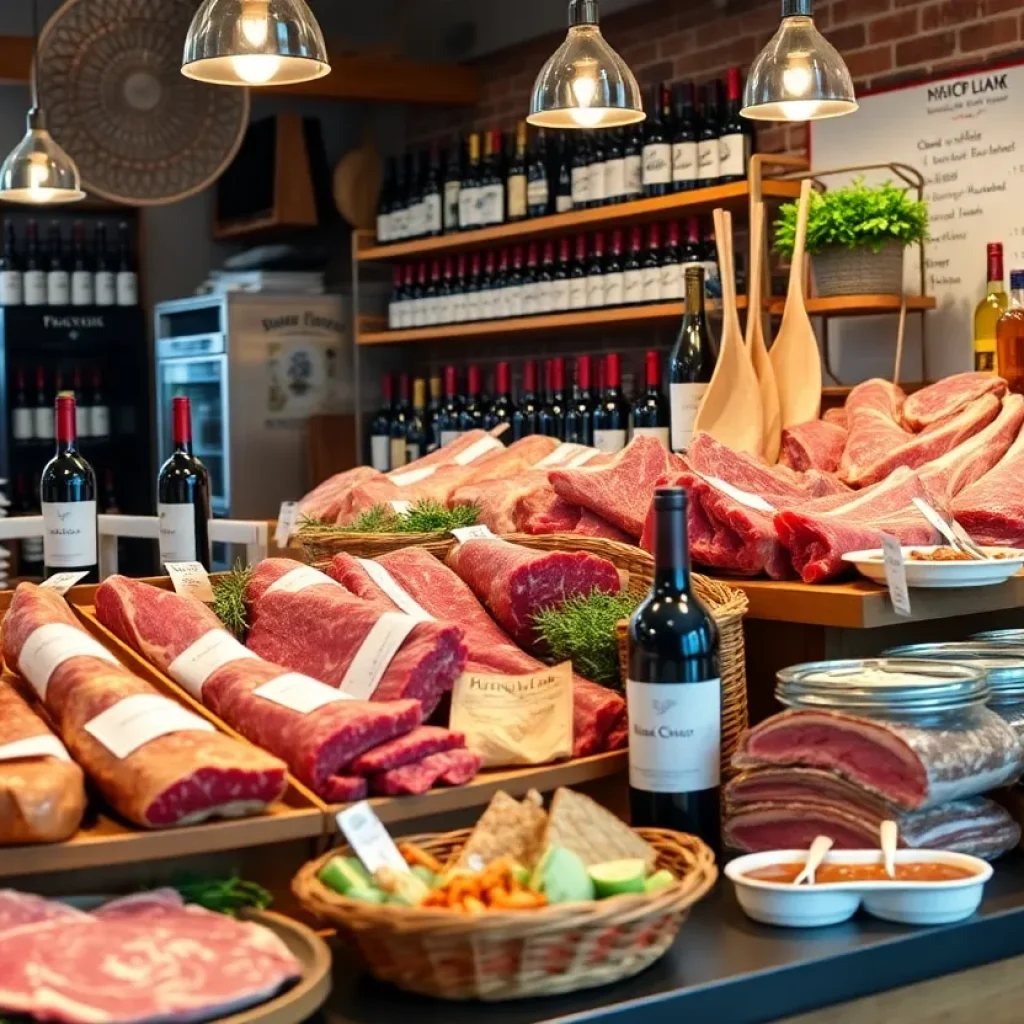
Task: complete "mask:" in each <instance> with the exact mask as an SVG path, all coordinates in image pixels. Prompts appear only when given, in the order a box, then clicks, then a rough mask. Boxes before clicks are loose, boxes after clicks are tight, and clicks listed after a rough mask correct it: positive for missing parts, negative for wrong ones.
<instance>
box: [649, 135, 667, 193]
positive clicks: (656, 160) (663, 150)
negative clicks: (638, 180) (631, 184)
mask: <svg viewBox="0 0 1024 1024" xmlns="http://www.w3.org/2000/svg"><path fill="white" fill-rule="evenodd" d="M643 180H644V185H645V186H647V185H667V184H668V183H669V182H670V181H671V180H672V147H671V146H670V145H669V144H668V143H667V142H654V143H651V145H649V146H644V179H643Z"/></svg>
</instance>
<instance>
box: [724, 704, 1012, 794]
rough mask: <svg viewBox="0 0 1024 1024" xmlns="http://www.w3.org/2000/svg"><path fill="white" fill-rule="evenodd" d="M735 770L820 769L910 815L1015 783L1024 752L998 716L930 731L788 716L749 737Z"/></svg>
mask: <svg viewBox="0 0 1024 1024" xmlns="http://www.w3.org/2000/svg"><path fill="white" fill-rule="evenodd" d="M733 765H734V766H735V767H736V768H739V769H743V770H748V769H759V768H765V767H775V768H777V767H797V768H819V769H822V770H825V771H830V772H835V773H836V774H838V775H839V776H840V777H841V778H844V779H846V780H847V781H848V782H852V783H854V784H856V785H857V786H859V787H861V788H863V789H865V790H867V791H868V792H869V793H873V794H875V795H876V796H878V797H881V798H882V799H883V800H885V801H887V802H888V803H890V804H893V805H894V806H896V807H899V808H901V809H902V810H905V811H919V810H925V809H927V808H930V807H938V806H940V805H942V804H945V803H948V802H949V801H951V800H959V799H963V798H965V797H973V796H978V795H980V794H981V793H986V792H988V791H989V790H991V789H995V788H997V787H999V786H1002V785H1005V784H1006V783H1008V782H1012V781H1014V780H1016V779H1017V778H1018V777H1019V776H1020V774H1021V771H1022V770H1024V751H1022V749H1021V746H1020V743H1019V741H1018V740H1017V736H1016V733H1014V731H1013V729H1012V728H1011V727H1010V726H1009V725H1007V723H1006V722H1004V721H1003V720H1002V719H1001V718H999V716H998V715H995V714H991V713H988V714H985V715H982V716H981V723H980V724H970V725H962V726H951V727H949V728H946V729H935V728H932V729H924V728H920V727H918V726H916V725H911V724H909V723H904V722H900V723H896V722H891V723H890V722H881V721H872V720H869V719H866V718H857V717H855V716H852V715H847V714H844V713H842V712H838V711H784V712H782V713H781V714H779V715H775V716H773V717H772V718H769V719H767V720H766V721H764V722H762V723H761V724H760V725H758V726H757V727H755V728H754V729H752V730H750V731H749V732H748V733H746V735H745V736H744V737H743V739H742V740H741V742H740V746H739V749H738V750H737V752H736V754H735V755H734V757H733Z"/></svg>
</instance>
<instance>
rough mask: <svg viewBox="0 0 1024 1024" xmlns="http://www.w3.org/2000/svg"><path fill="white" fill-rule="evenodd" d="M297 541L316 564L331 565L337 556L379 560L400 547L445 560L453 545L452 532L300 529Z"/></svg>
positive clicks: (296, 537) (309, 559) (312, 562)
mask: <svg viewBox="0 0 1024 1024" xmlns="http://www.w3.org/2000/svg"><path fill="white" fill-rule="evenodd" d="M295 539H296V540H297V541H298V542H299V544H300V546H301V547H302V553H303V554H304V555H305V556H306V560H307V561H308V562H310V563H311V564H313V565H315V564H317V563H320V562H330V561H331V559H332V558H334V556H335V555H342V554H344V555H351V556H352V557H353V558H376V557H377V556H378V555H386V554H388V552H391V551H398V550H399V549H400V548H426V549H427V550H428V551H430V552H431V553H432V554H435V555H438V556H439V557H441V558H444V556H445V555H446V554H447V553H448V549H449V548H450V547H451V546H452V543H453V541H452V537H451V534H450V533H345V532H344V531H342V530H323V529H314V530H309V529H307V530H302V529H300V530H299V531H298V532H297V533H296V534H295Z"/></svg>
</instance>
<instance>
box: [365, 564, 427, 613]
mask: <svg viewBox="0 0 1024 1024" xmlns="http://www.w3.org/2000/svg"><path fill="white" fill-rule="evenodd" d="M356 561H357V562H359V564H360V565H361V566H362V567H363V569H364V570H365V572H366V575H367V576H369V577H370V579H371V580H373V582H374V583H376V584H377V586H378V587H380V589H381V590H383V591H384V593H385V594H387V595H388V597H390V598H391V600H392V601H394V602H395V604H396V605H398V607H399V608H401V609H402V611H403V612H405V614H406V615H409V616H411V617H412V618H414V619H415V620H416V621H417V622H433V621H434V616H433V615H431V614H430V612H428V611H427V610H426V609H425V608H423V607H421V606H420V605H419V604H418V603H417V601H416V600H415V599H414V598H413V596H412V595H411V594H409V593H407V592H406V591H405V590H403V589H402V587H401V586H400V585H399V583H398V582H397V580H396V579H395V578H394V576H392V575H391V573H389V572H388V571H387V569H385V568H384V566H383V565H381V564H380V562H375V561H373V559H372V558H358V559H356Z"/></svg>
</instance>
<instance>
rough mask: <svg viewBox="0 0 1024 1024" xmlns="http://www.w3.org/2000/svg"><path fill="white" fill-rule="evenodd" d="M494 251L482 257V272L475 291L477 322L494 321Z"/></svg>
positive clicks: (489, 251) (490, 250)
mask: <svg viewBox="0 0 1024 1024" xmlns="http://www.w3.org/2000/svg"><path fill="white" fill-rule="evenodd" d="M495 270H496V268H495V265H494V250H493V249H489V250H488V251H487V253H486V254H485V255H484V260H483V270H482V272H481V274H480V282H479V284H478V286H477V290H476V315H477V319H478V320H493V319H494V275H495Z"/></svg>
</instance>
